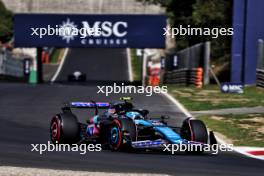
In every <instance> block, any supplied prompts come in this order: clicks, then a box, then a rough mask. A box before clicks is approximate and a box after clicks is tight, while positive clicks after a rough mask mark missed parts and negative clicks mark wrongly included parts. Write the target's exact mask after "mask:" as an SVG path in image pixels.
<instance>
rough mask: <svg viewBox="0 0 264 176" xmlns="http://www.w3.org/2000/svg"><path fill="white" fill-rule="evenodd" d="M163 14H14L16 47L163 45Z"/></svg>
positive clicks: (150, 46)
mask: <svg viewBox="0 0 264 176" xmlns="http://www.w3.org/2000/svg"><path fill="white" fill-rule="evenodd" d="M165 27H166V17H165V16H164V15H65V14H16V15H15V17H14V31H15V47H44V46H50V47H96V48H102V47H103V48H108V47H109V48H126V47H131V48H164V47H165V36H164V35H163V33H164V29H163V28H165Z"/></svg>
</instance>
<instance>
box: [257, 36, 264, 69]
mask: <svg viewBox="0 0 264 176" xmlns="http://www.w3.org/2000/svg"><path fill="white" fill-rule="evenodd" d="M257 68H258V69H264V41H263V40H262V39H259V40H258V64H257Z"/></svg>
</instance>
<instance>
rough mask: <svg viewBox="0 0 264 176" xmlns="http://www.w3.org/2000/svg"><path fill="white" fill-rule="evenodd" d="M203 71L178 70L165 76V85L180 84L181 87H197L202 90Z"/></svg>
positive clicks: (195, 69) (194, 69)
mask: <svg viewBox="0 0 264 176" xmlns="http://www.w3.org/2000/svg"><path fill="white" fill-rule="evenodd" d="M202 75H203V69H202V68H193V69H186V68H185V69H178V70H173V71H168V72H166V73H165V75H164V80H163V81H164V83H165V84H179V85H195V86H196V87H197V88H201V87H202V85H203V83H202V79H203V76H202Z"/></svg>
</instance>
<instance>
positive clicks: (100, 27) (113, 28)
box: [59, 18, 128, 45]
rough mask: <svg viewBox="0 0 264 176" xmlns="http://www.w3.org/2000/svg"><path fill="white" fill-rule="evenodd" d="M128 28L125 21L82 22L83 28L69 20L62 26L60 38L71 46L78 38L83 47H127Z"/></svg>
mask: <svg viewBox="0 0 264 176" xmlns="http://www.w3.org/2000/svg"><path fill="white" fill-rule="evenodd" d="M127 28H128V24H127V22H125V21H116V22H111V21H95V22H89V21H82V22H81V26H77V25H75V23H74V22H73V21H71V20H70V19H69V18H67V20H66V21H63V22H62V24H61V25H60V29H61V31H63V32H60V34H59V36H61V37H62V40H66V43H67V44H69V43H70V41H72V40H74V39H75V37H76V36H79V37H80V38H81V40H80V42H81V44H82V45H126V44H127V37H126V36H127V33H128V32H127Z"/></svg>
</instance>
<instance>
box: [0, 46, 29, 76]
mask: <svg viewBox="0 0 264 176" xmlns="http://www.w3.org/2000/svg"><path fill="white" fill-rule="evenodd" d="M0 75H5V76H14V77H23V76H24V63H23V60H19V59H15V58H14V57H13V56H12V54H11V53H10V52H9V51H8V50H4V49H2V48H0Z"/></svg>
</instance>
